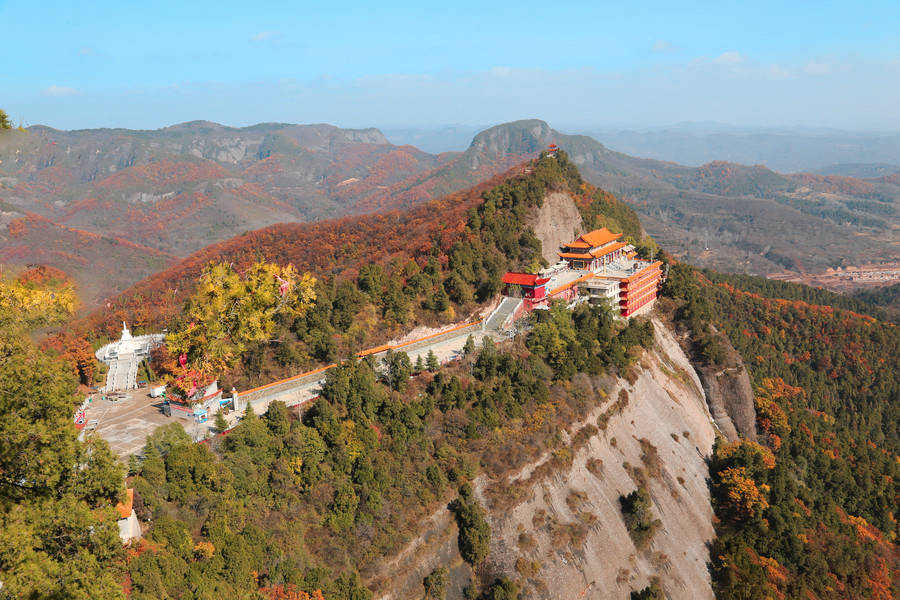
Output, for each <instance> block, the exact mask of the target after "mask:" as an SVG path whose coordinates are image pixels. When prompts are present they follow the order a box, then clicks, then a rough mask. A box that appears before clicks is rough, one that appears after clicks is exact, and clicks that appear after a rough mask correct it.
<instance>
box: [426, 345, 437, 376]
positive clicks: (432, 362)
mask: <svg viewBox="0 0 900 600" xmlns="http://www.w3.org/2000/svg"><path fill="white" fill-rule="evenodd" d="M425 364H427V365H428V370H429V371H431V372H432V373H434V372H435V371H437V370H438V369H439V368H440V366H441V363H439V362H438V359H437V356H435V354H434V350H429V351H428V356H427V357H426V359H425Z"/></svg>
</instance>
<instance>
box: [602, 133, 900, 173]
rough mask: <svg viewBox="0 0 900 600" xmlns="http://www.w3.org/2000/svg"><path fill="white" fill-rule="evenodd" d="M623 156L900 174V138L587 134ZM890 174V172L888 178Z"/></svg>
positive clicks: (869, 135) (891, 135)
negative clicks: (874, 168) (860, 168)
mask: <svg viewBox="0 0 900 600" xmlns="http://www.w3.org/2000/svg"><path fill="white" fill-rule="evenodd" d="M586 133H588V134H589V135H591V136H593V137H595V138H597V139H599V140H603V142H604V143H605V144H606V145H607V146H609V147H610V148H615V149H616V150H618V151H619V152H624V153H626V154H631V155H635V156H642V157H645V158H656V159H659V160H668V161H674V162H677V163H680V164H683V165H691V166H700V165H702V164H705V163H708V162H711V161H714V160H724V161H728V162H735V163H741V164H745V165H765V166H767V167H768V168H770V169H772V170H775V171H780V172H785V173H794V172H800V171H814V172H817V173H822V174H825V175H853V176H856V177H870V176H873V175H869V174H866V173H865V172H864V171H856V172H850V171H848V170H847V169H848V166H851V165H866V164H871V165H883V166H884V167H886V168H887V169H889V170H891V172H894V173H895V172H900V134H898V133H888V134H876V133H851V132H836V131H811V132H802V131H770V130H755V129H739V128H732V127H724V126H720V127H700V126H695V127H686V126H685V127H673V128H667V129H661V130H652V131H629V130H619V129H589V130H586ZM886 174H887V173H886Z"/></svg>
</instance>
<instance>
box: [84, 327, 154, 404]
mask: <svg viewBox="0 0 900 600" xmlns="http://www.w3.org/2000/svg"><path fill="white" fill-rule="evenodd" d="M165 337H166V336H165V334H163V333H151V334H148V335H139V336H138V337H133V336H132V335H131V332H130V331H128V327H127V326H126V325H125V323H124V322H123V323H122V337H121V338H119V341H118V342H113V343H111V344H107V345H105V346H103V347H102V348H100V349H99V350H97V353H96V356H97V360H99V361H100V362H102V363H105V364H107V365H109V372H108V373H107V374H106V385H105V386H104V387H103V391H104V392H113V391H116V390H133V389H135V388H137V372H138V367H139V366H140V364H141V361H142V360H143V359H145V358H147V357H148V356H150V351H151V350H152V349H153V348H155V347H157V346H159V345H160V344H161V343H162V342H163V340H164V339H165Z"/></svg>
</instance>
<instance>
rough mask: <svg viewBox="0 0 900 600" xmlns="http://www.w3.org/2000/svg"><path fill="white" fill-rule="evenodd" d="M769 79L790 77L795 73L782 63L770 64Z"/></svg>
mask: <svg viewBox="0 0 900 600" xmlns="http://www.w3.org/2000/svg"><path fill="white" fill-rule="evenodd" d="M767 76H768V77H769V79H790V78H791V77H793V76H794V74H793V73H792V72H791V71H790V70H789V69H785V68H784V67H782V66H781V65H770V66H769V70H768V72H767Z"/></svg>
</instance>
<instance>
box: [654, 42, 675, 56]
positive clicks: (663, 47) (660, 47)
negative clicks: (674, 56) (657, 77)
mask: <svg viewBox="0 0 900 600" xmlns="http://www.w3.org/2000/svg"><path fill="white" fill-rule="evenodd" d="M653 51H654V52H660V53H664V54H668V53H669V52H675V46H674V45H672V42H669V41H667V40H656V41H655V42H653Z"/></svg>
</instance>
